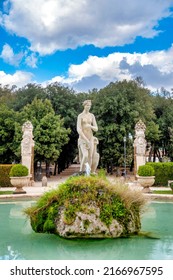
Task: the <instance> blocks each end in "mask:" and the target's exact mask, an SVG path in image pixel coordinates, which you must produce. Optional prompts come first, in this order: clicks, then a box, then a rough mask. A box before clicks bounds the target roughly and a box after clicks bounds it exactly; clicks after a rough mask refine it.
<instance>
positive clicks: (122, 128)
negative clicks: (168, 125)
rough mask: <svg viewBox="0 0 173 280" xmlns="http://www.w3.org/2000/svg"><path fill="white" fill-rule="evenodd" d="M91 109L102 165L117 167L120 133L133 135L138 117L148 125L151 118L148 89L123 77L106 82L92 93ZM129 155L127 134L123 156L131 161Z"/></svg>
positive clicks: (152, 116)
mask: <svg viewBox="0 0 173 280" xmlns="http://www.w3.org/2000/svg"><path fill="white" fill-rule="evenodd" d="M93 112H94V114H95V115H96V118H97V121H98V126H99V130H98V133H97V136H98V139H99V153H100V155H101V165H102V166H104V167H106V166H107V165H111V163H113V165H114V166H115V165H117V166H119V164H121V162H122V155H123V153H124V147H123V144H124V143H123V138H124V136H128V135H129V133H131V134H132V135H134V127H135V124H136V122H137V121H139V119H142V120H143V121H144V122H145V123H146V124H148V123H150V122H151V121H152V120H153V119H154V117H155V116H154V111H153V106H152V102H151V97H150V94H149V91H148V90H147V89H146V88H144V87H142V86H140V85H139V84H138V83H137V82H135V81H129V82H127V81H126V80H124V81H122V82H117V83H110V84H109V85H108V86H107V87H105V88H103V89H101V90H100V91H99V92H97V93H96V94H95V95H93ZM149 136H151V134H150V135H149ZM132 154H133V152H132V142H131V140H130V139H128V137H127V142H126V157H127V159H129V161H131V162H132V158H131V157H130V156H131V155H132ZM120 161H121V162H120ZM131 162H129V164H130V163H131Z"/></svg>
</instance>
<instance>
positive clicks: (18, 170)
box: [9, 163, 28, 177]
mask: <svg viewBox="0 0 173 280" xmlns="http://www.w3.org/2000/svg"><path fill="white" fill-rule="evenodd" d="M9 175H10V177H23V176H28V168H27V167H26V166H25V165H22V164H20V163H19V164H15V165H13V167H12V168H11V170H10V174H9Z"/></svg>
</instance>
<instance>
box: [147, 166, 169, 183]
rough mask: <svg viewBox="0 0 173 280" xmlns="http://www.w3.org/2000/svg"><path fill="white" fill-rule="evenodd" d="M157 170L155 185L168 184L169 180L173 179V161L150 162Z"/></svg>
mask: <svg viewBox="0 0 173 280" xmlns="http://www.w3.org/2000/svg"><path fill="white" fill-rule="evenodd" d="M147 165H149V166H152V167H153V168H154V170H155V185H156V186H167V185H168V180H173V162H148V163H147Z"/></svg>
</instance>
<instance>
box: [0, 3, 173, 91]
mask: <svg viewBox="0 0 173 280" xmlns="http://www.w3.org/2000/svg"><path fill="white" fill-rule="evenodd" d="M137 76H141V77H142V78H143V80H144V82H145V84H146V86H147V87H148V88H149V89H151V90H154V91H155V90H160V88H161V87H164V88H165V89H167V90H171V88H173V0H145V3H144V1H139V0H121V1H119V0H106V1H105V0H94V1H93V0H27V1H23V0H0V84H2V85H6V84H9V85H17V86H18V87H21V86H24V85H26V84H27V83H30V82H31V83H39V84H42V85H43V86H44V85H47V84H48V83H51V82H56V81H57V82H60V83H62V84H64V85H67V86H69V87H72V88H74V89H75V90H77V91H88V90H91V89H93V88H98V89H99V88H102V87H104V86H106V85H107V84H109V83H110V82H115V81H120V80H123V79H127V80H129V79H134V78H136V77H137Z"/></svg>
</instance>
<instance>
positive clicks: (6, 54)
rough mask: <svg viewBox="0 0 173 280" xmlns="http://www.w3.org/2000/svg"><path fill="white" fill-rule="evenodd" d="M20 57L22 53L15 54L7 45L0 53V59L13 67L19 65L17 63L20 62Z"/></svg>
mask: <svg viewBox="0 0 173 280" xmlns="http://www.w3.org/2000/svg"><path fill="white" fill-rule="evenodd" d="M22 57H23V53H22V52H20V53H17V54H15V53H14V51H13V49H12V48H11V47H10V46H9V45H8V44H5V45H4V46H3V49H2V52H1V54H0V58H2V59H3V60H4V61H5V62H6V63H9V64H11V65H15V66H18V65H19V63H20V62H21V60H22Z"/></svg>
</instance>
